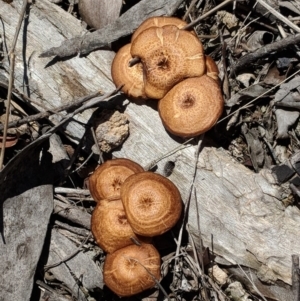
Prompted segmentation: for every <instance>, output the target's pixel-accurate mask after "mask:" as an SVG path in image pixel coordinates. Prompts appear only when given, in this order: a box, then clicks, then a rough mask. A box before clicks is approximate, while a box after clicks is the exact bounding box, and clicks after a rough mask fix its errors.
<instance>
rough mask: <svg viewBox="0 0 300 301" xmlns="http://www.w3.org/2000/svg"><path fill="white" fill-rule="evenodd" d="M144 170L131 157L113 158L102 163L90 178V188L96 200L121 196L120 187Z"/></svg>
mask: <svg viewBox="0 0 300 301" xmlns="http://www.w3.org/2000/svg"><path fill="white" fill-rule="evenodd" d="M142 171H144V169H143V167H142V166H140V165H139V164H137V163H135V162H133V161H131V160H129V159H124V158H122V159H113V160H109V161H106V162H105V163H103V164H102V165H100V166H99V167H98V168H97V169H96V170H95V171H94V173H93V174H92V175H91V176H90V178H89V190H90V192H91V195H92V197H93V198H94V200H95V201H96V202H99V201H100V200H102V199H111V198H119V197H120V188H121V185H122V183H123V182H124V181H125V179H126V178H128V177H129V176H131V175H132V174H134V173H138V172H142Z"/></svg>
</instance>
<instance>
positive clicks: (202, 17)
mask: <svg viewBox="0 0 300 301" xmlns="http://www.w3.org/2000/svg"><path fill="white" fill-rule="evenodd" d="M233 1H234V0H225V1H223V2H222V3H220V4H219V5H217V6H215V7H214V8H213V9H211V10H210V11H208V12H207V13H205V14H204V15H202V16H200V17H199V18H197V19H196V20H194V21H193V22H191V23H190V24H188V25H186V26H184V27H183V28H182V29H191V28H192V27H194V26H195V25H197V24H198V23H200V22H201V21H202V20H203V19H205V18H207V17H209V16H210V15H212V14H213V13H215V12H217V11H218V10H219V9H221V8H223V7H224V6H226V5H228V4H229V3H231V2H233Z"/></svg>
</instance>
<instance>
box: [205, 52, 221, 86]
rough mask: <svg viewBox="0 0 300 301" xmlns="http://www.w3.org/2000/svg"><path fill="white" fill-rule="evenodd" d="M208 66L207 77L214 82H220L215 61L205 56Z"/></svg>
mask: <svg viewBox="0 0 300 301" xmlns="http://www.w3.org/2000/svg"><path fill="white" fill-rule="evenodd" d="M205 65H206V75H208V76H209V77H211V78H213V79H214V80H219V69H218V66H217V64H216V63H215V61H214V60H213V59H212V58H211V57H210V56H208V55H206V56H205Z"/></svg>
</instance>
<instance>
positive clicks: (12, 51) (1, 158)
mask: <svg viewBox="0 0 300 301" xmlns="http://www.w3.org/2000/svg"><path fill="white" fill-rule="evenodd" d="M27 6H28V0H24V1H23V6H22V10H21V12H20V16H19V21H18V24H17V28H16V32H15V35H14V39H13V42H12V46H11V49H10V51H9V54H8V55H9V58H10V68H9V84H8V92H7V105H6V113H5V122H4V131H3V138H2V145H3V147H2V149H1V154H0V171H1V170H2V169H3V161H4V154H5V144H6V137H7V129H8V121H9V114H10V103H11V95H12V89H13V85H14V70H15V48H16V45H17V40H18V36H19V33H20V29H21V25H22V22H23V19H24V16H25V12H26V9H27Z"/></svg>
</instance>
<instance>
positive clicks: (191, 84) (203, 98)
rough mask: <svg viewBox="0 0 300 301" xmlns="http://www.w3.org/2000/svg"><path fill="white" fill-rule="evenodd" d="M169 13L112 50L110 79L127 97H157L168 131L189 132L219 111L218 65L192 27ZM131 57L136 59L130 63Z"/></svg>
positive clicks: (200, 127)
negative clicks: (113, 57)
mask: <svg viewBox="0 0 300 301" xmlns="http://www.w3.org/2000/svg"><path fill="white" fill-rule="evenodd" d="M185 25H186V23H185V22H184V21H182V20H180V19H177V18H172V17H153V18H149V19H147V20H146V21H144V22H143V23H142V24H141V25H140V27H139V28H138V29H137V30H136V32H135V33H134V34H133V36H132V39H131V43H130V44H128V45H125V46H124V47H123V48H121V49H120V50H119V52H118V53H117V54H116V56H115V59H114V61H113V63H112V78H113V80H114V83H115V84H116V86H119V85H122V84H124V86H123V88H122V90H123V92H124V93H126V94H127V95H129V96H131V97H142V98H152V99H159V104H158V110H159V115H160V117H161V120H162V122H163V124H164V126H165V128H166V129H167V130H168V131H169V132H170V133H172V134H174V135H177V136H182V137H192V136H196V135H199V134H202V133H204V132H206V131H207V130H209V129H210V128H211V127H212V126H213V125H214V124H215V123H216V121H217V120H218V118H219V117H220V115H221V114H222V111H223V97H222V92H221V88H220V85H219V82H218V81H217V80H216V79H217V77H218V76H217V75H218V68H217V66H216V64H215V63H214V61H213V60H212V59H211V58H210V57H207V56H205V54H204V50H203V45H202V43H201V42H200V41H199V39H198V38H197V36H196V35H195V33H194V32H190V31H187V30H183V29H181V28H183V27H184V26H185ZM133 57H135V58H138V59H139V60H140V63H138V64H136V65H134V66H133V67H129V65H128V64H129V62H130V60H131V59H132V58H133Z"/></svg>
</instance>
